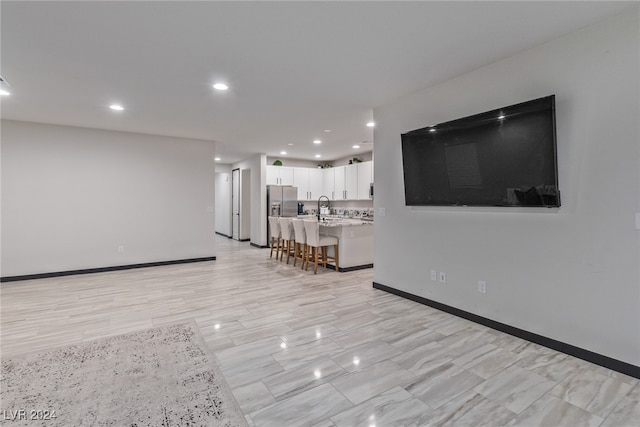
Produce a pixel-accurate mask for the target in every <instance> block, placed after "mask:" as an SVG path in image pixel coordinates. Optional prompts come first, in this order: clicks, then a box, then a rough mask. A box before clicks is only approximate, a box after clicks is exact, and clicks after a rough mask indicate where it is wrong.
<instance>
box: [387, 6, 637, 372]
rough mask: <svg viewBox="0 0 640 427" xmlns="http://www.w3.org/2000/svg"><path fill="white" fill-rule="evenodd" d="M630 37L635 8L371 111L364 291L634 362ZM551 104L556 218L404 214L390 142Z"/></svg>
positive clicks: (434, 211) (447, 211)
mask: <svg viewBox="0 0 640 427" xmlns="http://www.w3.org/2000/svg"><path fill="white" fill-rule="evenodd" d="M638 35H639V25H638V13H637V10H636V13H635V14H634V13H631V14H629V13H627V14H626V15H624V16H618V17H615V18H613V19H610V20H608V21H604V22H601V23H599V24H596V25H595V26H591V27H588V28H586V29H583V30H581V31H579V32H576V33H573V34H570V35H567V36H564V37H562V38H559V39H556V40H554V41H552V42H550V43H547V44H544V45H542V46H539V47H537V48H534V49H532V50H529V51H525V52H523V53H521V54H518V55H516V56H513V57H510V58H507V59H505V60H502V61H500V62H497V63H494V64H492V65H490V66H487V67H484V68H481V69H478V70H476V71H473V72H471V73H469V74H466V75H463V76H460V77H458V78H455V79H453V80H449V81H446V82H443V83H441V84H438V85H436V86H434V87H431V88H428V89H425V90H423V91H421V92H418V93H415V94H413V95H410V96H406V97H403V98H401V99H399V100H397V101H396V102H393V103H391V104H389V105H385V106H382V107H381V108H377V109H376V110H375V122H376V129H375V156H376V158H377V159H378V162H377V163H376V167H375V183H376V197H375V200H374V204H375V207H376V214H378V213H379V208H383V207H384V208H386V216H384V217H382V216H380V215H376V221H375V233H376V240H375V242H376V243H375V273H374V274H375V278H374V280H375V282H378V283H380V284H383V285H387V286H391V287H394V288H397V289H400V290H403V291H406V292H409V293H412V294H415V295H419V296H423V297H425V298H429V299H432V300H436V301H439V302H442V303H444V304H448V305H451V306H454V307H457V308H460V309H462V310H466V311H469V312H472V313H475V314H478V315H480V316H484V317H487V318H490V319H493V320H496V321H499V322H503V323H506V324H509V325H513V326H516V327H518V328H522V329H525V330H528V331H531V332H534V333H537V334H541V335H544V336H547V337H550V338H554V339H556V340H560V341H563V342H566V343H569V344H572V345H575V346H578V347H582V348H585V349H588V350H591V351H594V352H597V353H600V354H604V355H607V356H609V357H612V358H615V359H619V360H622V361H625V362H628V363H632V364H635V365H640V268H639V262H640V261H639V260H640V249H639V248H640V239H639V233H640V232H639V231H637V230H635V228H634V217H635V213H636V212H637V211H640V161H639V160H640V156H639V145H640V144H639V141H640V131H639V125H638V118H639V117H640V107H639V80H638V76H640V69H639V68H640V67H639V64H640V58H639V53H638V52H639V37H638ZM550 94H556V107H557V134H558V135H557V140H558V157H559V165H558V168H559V182H560V190H561V195H562V207H561V208H560V209H559V210H558V211H555V212H554V211H551V210H546V209H545V210H541V211H532V210H529V211H517V210H512V209H484V210H483V209H465V208H421V209H412V208H409V207H405V206H404V189H403V188H404V187H403V177H402V160H401V149H400V134H401V133H403V132H406V131H409V130H412V129H416V128H421V127H424V126H427V125H430V124H434V123H440V122H444V121H447V120H452V119H456V118H459V117H463V116H467V115H470V114H473V113H479V112H483V111H487V110H491V109H495V108H499V107H502V106H506V105H510V104H514V103H518V102H522V101H526V100H530V99H534V98H538V97H542V96H546V95H550ZM380 159H384V160H383V161H381V160H380ZM430 269H435V270H438V271H444V272H446V273H447V284H446V285H443V284H439V283H436V282H431V281H430V279H429V270H430ZM478 280H486V281H487V288H488V292H487V294H485V295H483V294H480V293H478V291H477V282H478Z"/></svg>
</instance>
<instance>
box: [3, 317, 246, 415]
mask: <svg viewBox="0 0 640 427" xmlns="http://www.w3.org/2000/svg"><path fill="white" fill-rule="evenodd" d="M1 374H2V377H1V378H0V379H1V381H2V390H1V392H0V397H1V403H0V405H1V408H0V410H1V411H2V412H0V424H4V423H7V424H8V425H30V426H36V425H46V426H56V425H57V426H88V425H91V426H107V425H108V426H138V427H141V426H224V427H231V426H247V422H246V421H245V418H244V416H243V415H242V412H241V411H240V409H239V407H238V404H237V403H236V401H235V399H234V398H233V395H232V394H231V390H230V389H229V386H228V385H227V383H226V382H225V380H224V377H223V376H222V373H221V372H220V369H219V368H218V367H217V365H216V363H215V359H214V357H213V356H211V355H210V354H209V353H208V351H207V350H206V346H205V344H204V342H203V341H202V339H201V338H200V336H199V335H198V332H197V329H196V326H195V325H189V324H183V325H172V326H167V327H162V328H154V329H148V330H145V331H140V332H135V333H130V334H126V335H120V336H116V337H110V338H105V339H100V340H97V341H92V342H86V343H81V344H77V345H72V346H68V347H63V348H58V349H55V350H48V351H44V352H39V353H31V354H27V355H22V356H16V357H12V358H10V359H7V360H3V361H2V370H1ZM36 420H39V421H36Z"/></svg>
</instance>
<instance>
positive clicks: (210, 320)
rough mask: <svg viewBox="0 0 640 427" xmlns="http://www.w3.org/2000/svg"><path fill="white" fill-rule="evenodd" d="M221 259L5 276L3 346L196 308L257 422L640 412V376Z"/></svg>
mask: <svg viewBox="0 0 640 427" xmlns="http://www.w3.org/2000/svg"><path fill="white" fill-rule="evenodd" d="M217 245H218V246H217V257H218V260H217V261H212V262H203V263H194V264H183V265H176V266H166V267H155V268H145V269H139V270H128V271H119V272H112V273H100V274H89V275H82V276H69V277H60V278H52V279H41V280H33V281H23V282H13V283H3V284H2V287H1V296H2V301H1V308H2V313H1V317H0V321H1V327H2V329H1V335H0V338H1V344H2V354H3V355H9V354H12V353H21V352H25V351H33V350H36V349H45V348H49V347H53V346H60V345H64V344H71V343H75V342H79V341H85V340H92V339H96V338H99V337H104V336H109V335H116V334H121V333H125V332H129V331H134V330H139V329H144V328H149V327H152V326H156V325H161V324H164V323H168V322H176V321H181V320H195V321H196V322H197V324H198V325H199V328H200V330H201V332H202V334H203V336H204V337H205V340H206V342H207V344H208V345H209V347H210V349H211V350H212V351H213V352H215V355H216V357H217V359H218V361H219V363H220V365H221V367H222V370H223V373H224V375H225V377H226V379H227V381H228V382H229V384H230V386H231V387H232V390H233V392H234V394H235V396H236V399H237V400H238V402H239V404H240V406H241V408H242V409H243V411H244V413H245V415H246V418H247V421H248V422H249V423H250V424H251V425H256V426H277V427H283V426H358V425H363V426H369V427H370V426H376V427H381V426H502V425H509V426H545V427H546V426H572V427H573V426H603V427H607V426H608V427H624V426H638V425H640V423H639V420H640V382H639V381H638V380H637V379H635V378H631V377H628V376H625V375H623V374H620V373H617V372H613V371H610V370H607V369H604V368H602V367H599V366H595V365H592V364H590V363H587V362H585V361H582V360H579V359H576V358H573V357H571V356H567V355H564V354H562V353H557V352H555V351H552V350H549V349H547V348H544V347H541V346H538V345H536V344H532V343H528V342H526V341H523V340H521V339H518V338H515V337H512V336H509V335H506V334H503V333H500V332H497V331H494V330H491V329H488V328H485V327H483V326H480V325H477V324H474V323H472V322H469V321H466V320H463V319H460V318H457V317H454V316H451V315H449V314H446V313H443V312H440V311H437V310H435V309H432V308H429V307H426V306H423V305H420V304H417V303H414V302H412V301H408V300H405V299H402V298H400V297H397V296H394V295H391V294H388V293H385V292H383V291H380V290H375V289H373V288H372V284H371V283H372V277H373V275H372V270H361V271H356V272H350V273H336V272H334V271H331V270H323V269H320V270H319V272H318V274H317V275H315V276H314V275H313V274H312V272H304V271H301V270H300V269H299V268H293V267H292V266H291V265H286V264H284V263H281V262H279V261H276V260H274V259H270V258H269V251H268V250H261V249H256V248H254V247H251V246H249V245H248V244H247V243H240V242H235V241H231V240H229V239H226V238H223V237H218V239H217Z"/></svg>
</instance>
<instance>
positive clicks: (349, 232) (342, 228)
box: [320, 219, 373, 272]
mask: <svg viewBox="0 0 640 427" xmlns="http://www.w3.org/2000/svg"><path fill="white" fill-rule="evenodd" d="M320 234H321V235H325V236H333V237H337V238H338V253H339V256H338V259H339V263H340V271H341V272H345V271H353V270H360V269H363V268H372V267H373V222H372V221H363V220H359V219H328V220H326V221H320ZM328 251H329V254H330V255H333V247H331V246H330V247H329V248H328Z"/></svg>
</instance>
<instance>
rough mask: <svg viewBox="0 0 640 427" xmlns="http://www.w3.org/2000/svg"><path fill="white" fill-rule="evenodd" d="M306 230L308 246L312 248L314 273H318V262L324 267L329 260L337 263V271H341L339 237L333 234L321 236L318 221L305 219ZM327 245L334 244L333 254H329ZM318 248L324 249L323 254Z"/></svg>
mask: <svg viewBox="0 0 640 427" xmlns="http://www.w3.org/2000/svg"><path fill="white" fill-rule="evenodd" d="M304 231H305V232H306V233H307V247H309V248H311V257H312V261H313V274H317V273H318V263H321V264H322V265H323V267H325V268H327V261H328V260H331V261H333V262H335V264H336V271H340V266H339V265H338V238H337V237H333V236H321V235H320V225H319V224H318V222H317V221H305V222H304ZM327 246H333V251H334V252H333V256H332V257H330V256H328V255H327ZM318 249H320V250H321V251H322V256H320V254H319V253H318V252H319V251H318ZM309 261H311V260H309V259H308V260H307V268H305V271H306V270H307V269H308V268H309Z"/></svg>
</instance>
